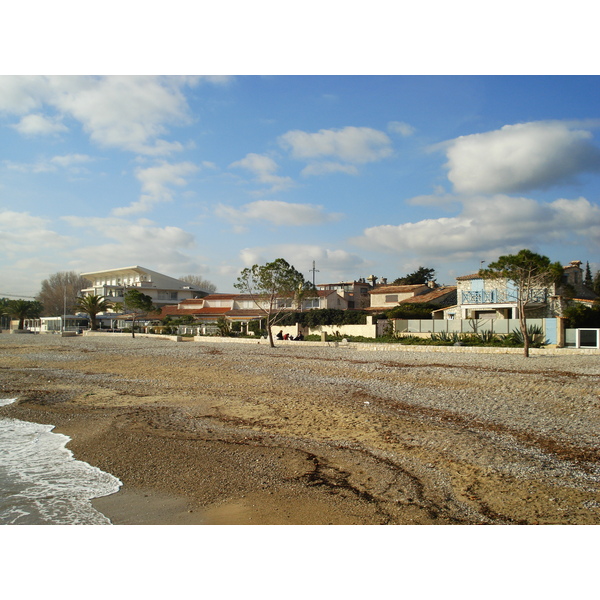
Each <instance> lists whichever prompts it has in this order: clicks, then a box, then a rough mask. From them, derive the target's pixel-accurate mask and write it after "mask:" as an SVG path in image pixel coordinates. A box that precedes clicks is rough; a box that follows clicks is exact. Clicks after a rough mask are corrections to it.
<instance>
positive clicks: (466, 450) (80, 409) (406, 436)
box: [0, 334, 600, 525]
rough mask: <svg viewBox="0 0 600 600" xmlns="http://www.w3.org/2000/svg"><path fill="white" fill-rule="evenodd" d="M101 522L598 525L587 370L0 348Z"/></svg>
mask: <svg viewBox="0 0 600 600" xmlns="http://www.w3.org/2000/svg"><path fill="white" fill-rule="evenodd" d="M0 365H1V366H0V372H1V374H2V377H1V382H0V395H2V396H3V397H7V398H8V397H17V398H18V402H17V403H15V404H12V405H9V406H6V407H3V408H1V409H0V416H7V417H14V418H18V419H22V420H29V421H35V422H38V423H47V424H53V425H55V426H56V429H55V431H56V432H60V433H64V434H66V435H68V436H70V437H71V442H70V443H69V446H68V447H69V448H70V449H71V450H72V451H73V453H74V455H75V457H76V458H78V459H79V460H83V461H86V462H88V463H90V464H92V465H95V466H97V467H99V468H100V469H102V470H103V471H107V472H109V473H111V474H113V475H115V476H116V477H118V478H119V479H120V480H121V481H122V482H123V487H122V489H121V491H119V492H118V493H117V494H114V495H112V496H108V497H105V498H98V499H96V500H94V505H95V506H96V507H97V508H98V510H100V511H101V512H103V513H104V514H105V515H106V516H108V517H109V518H110V519H111V521H112V522H113V523H114V524H321V525H326V524H348V525H350V524H445V525H450V524H587V525H590V524H598V523H600V494H599V492H600V460H599V459H600V451H599V449H598V431H600V397H599V392H598V390H600V355H576V354H573V355H560V356H550V355H539V356H537V355H536V356H532V357H530V358H528V359H526V358H524V357H523V356H522V355H520V354H477V353H465V354H458V353H440V352H435V353H434V352H418V353H417V352H409V351H405V350H404V351H403V350H402V349H393V350H389V351H387V350H386V351H375V352H367V351H360V350H355V349H351V348H342V347H339V348H333V347H317V346H309V345H303V344H302V343H301V342H297V343H296V342H291V343H287V344H280V345H279V346H278V347H276V348H274V349H272V348H269V347H268V346H267V345H263V344H236V343H219V342H203V343H197V342H193V341H189V342H182V343H176V342H173V341H170V340H166V339H161V338H158V337H157V338H154V339H145V338H135V339H131V338H130V337H116V336H115V337H111V336H109V335H107V336H103V337H95V336H79V337H77V338H60V337H58V336H50V335H46V336H43V335H8V334H2V335H1V336H0Z"/></svg>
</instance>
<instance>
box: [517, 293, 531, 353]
mask: <svg viewBox="0 0 600 600" xmlns="http://www.w3.org/2000/svg"><path fill="white" fill-rule="evenodd" d="M519 325H520V326H521V333H522V334H523V356H525V358H529V335H528V333H527V319H526V318H525V306H524V305H522V306H519Z"/></svg>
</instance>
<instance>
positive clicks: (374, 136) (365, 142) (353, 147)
mask: <svg viewBox="0 0 600 600" xmlns="http://www.w3.org/2000/svg"><path fill="white" fill-rule="evenodd" d="M279 144H280V145H281V146H282V147H283V148H285V149H288V150H290V151H291V153H292V156H293V157H294V158H297V159H301V160H311V159H319V158H323V157H335V158H336V159H338V160H341V161H343V162H348V163H352V164H364V163H369V162H375V161H378V160H382V159H383V158H385V157H387V156H389V155H390V154H392V142H391V140H390V138H389V137H388V136H387V135H386V134H385V133H383V132H382V131H378V130H376V129H371V128H370V127H344V128H343V129H321V130H320V131H318V132H317V133H307V132H306V131H300V130H294V131H288V132H287V133H285V134H283V135H282V136H281V137H280V138H279Z"/></svg>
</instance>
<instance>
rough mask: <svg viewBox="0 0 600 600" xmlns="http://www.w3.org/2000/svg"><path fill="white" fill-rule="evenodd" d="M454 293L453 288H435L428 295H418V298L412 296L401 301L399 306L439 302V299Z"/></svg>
mask: <svg viewBox="0 0 600 600" xmlns="http://www.w3.org/2000/svg"><path fill="white" fill-rule="evenodd" d="M455 292H456V287H455V286H450V287H445V288H437V289H435V290H431V292H429V293H428V294H420V295H419V296H413V297H412V298H407V299H406V300H401V301H400V304H427V303H428V302H434V301H435V300H439V299H440V298H443V297H444V296H449V295H450V294H454V293H455Z"/></svg>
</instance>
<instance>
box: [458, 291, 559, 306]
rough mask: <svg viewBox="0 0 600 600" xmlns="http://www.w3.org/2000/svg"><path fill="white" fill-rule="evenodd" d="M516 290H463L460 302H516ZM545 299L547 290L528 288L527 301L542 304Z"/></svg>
mask: <svg viewBox="0 0 600 600" xmlns="http://www.w3.org/2000/svg"><path fill="white" fill-rule="evenodd" d="M517 299H518V292H517V290H490V291H483V290H479V291H471V292H467V291H463V292H462V293H461V304H511V303H515V302H517ZM546 299H547V290H530V292H529V298H528V300H527V301H528V302H533V303H535V304H543V303H545V302H546Z"/></svg>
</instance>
